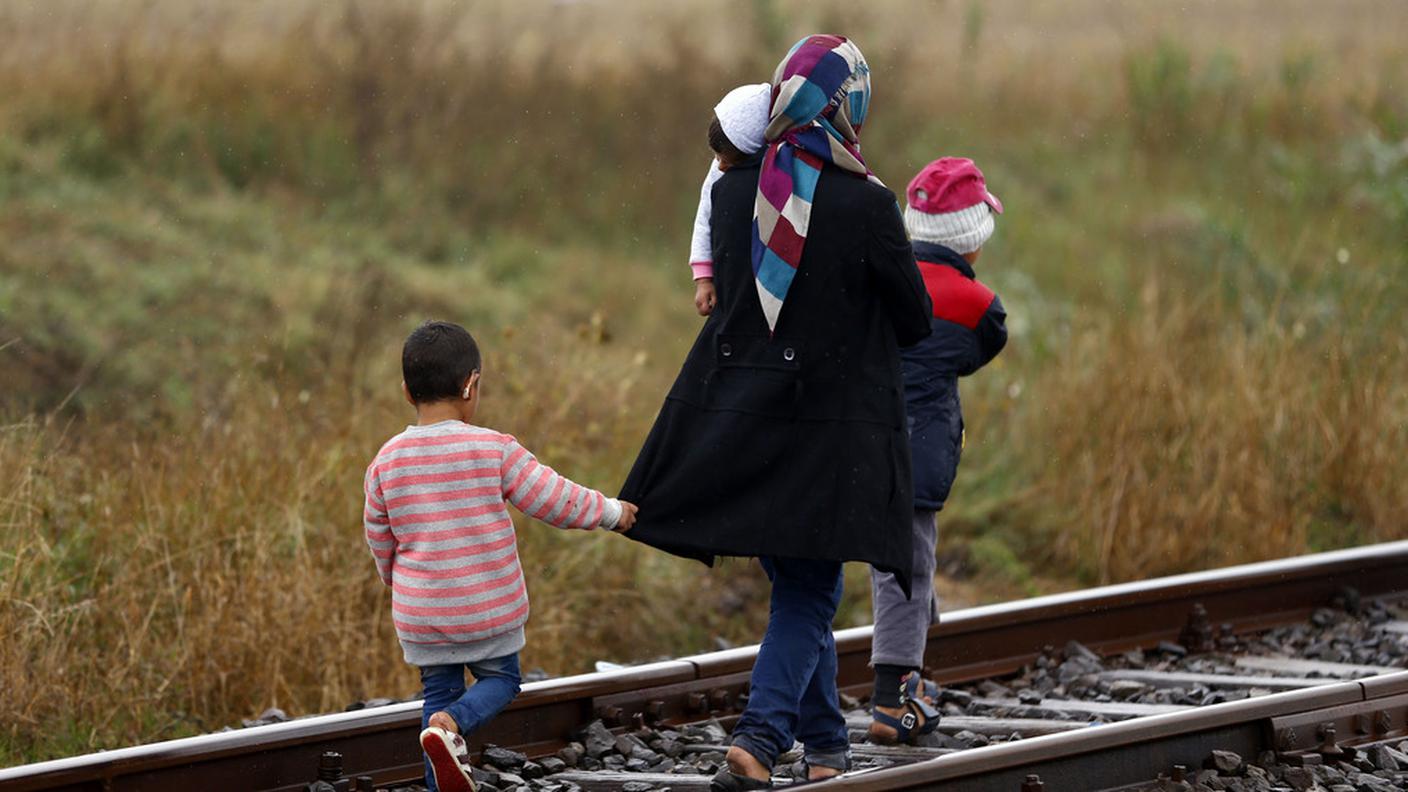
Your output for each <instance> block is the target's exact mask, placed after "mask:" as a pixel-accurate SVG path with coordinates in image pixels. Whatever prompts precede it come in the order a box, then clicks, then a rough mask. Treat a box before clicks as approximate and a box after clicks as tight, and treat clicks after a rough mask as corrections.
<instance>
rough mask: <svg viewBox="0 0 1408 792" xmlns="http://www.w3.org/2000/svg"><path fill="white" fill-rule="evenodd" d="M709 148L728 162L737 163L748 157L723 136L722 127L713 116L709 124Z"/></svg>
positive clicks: (717, 118) (716, 117)
mask: <svg viewBox="0 0 1408 792" xmlns="http://www.w3.org/2000/svg"><path fill="white" fill-rule="evenodd" d="M709 148H710V149H711V150H713V152H714V153H715V154H718V155H719V156H721V157H723V158H724V159H725V160H728V161H729V162H739V161H741V160H744V159H747V158H748V155H747V154H744V153H743V152H742V151H740V150H739V148H738V147H737V146H735V145H733V141H732V140H729V139H728V135H725V134H724V125H723V124H720V123H719V117H718V116H714V118H713V120H712V121H710V122H709Z"/></svg>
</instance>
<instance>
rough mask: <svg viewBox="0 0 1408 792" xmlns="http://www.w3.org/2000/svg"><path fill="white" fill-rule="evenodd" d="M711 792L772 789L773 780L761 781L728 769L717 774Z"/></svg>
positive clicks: (745, 791)
mask: <svg viewBox="0 0 1408 792" xmlns="http://www.w3.org/2000/svg"><path fill="white" fill-rule="evenodd" d="M709 789H710V792H747V790H751V789H772V779H768V780H767V781H759V780H758V779H756V778H750V777H748V776H746V775H739V774H738V773H733V772H730V771H729V770H728V769H727V768H725V769H723V770H720V771H719V772H718V773H717V774H715V776H714V778H713V780H712V781H710V782H709Z"/></svg>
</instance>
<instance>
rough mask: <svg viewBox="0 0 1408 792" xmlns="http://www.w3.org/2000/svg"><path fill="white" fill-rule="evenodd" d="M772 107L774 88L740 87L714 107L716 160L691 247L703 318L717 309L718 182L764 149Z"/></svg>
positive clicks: (711, 136)
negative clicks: (714, 226)
mask: <svg viewBox="0 0 1408 792" xmlns="http://www.w3.org/2000/svg"><path fill="white" fill-rule="evenodd" d="M771 107H772V85H771V84H770V83H758V84H756V85H740V86H738V87H737V88H734V89H733V90H732V91H729V92H728V93H727V94H726V95H725V96H724V98H723V99H721V100H719V103H718V104H717V105H714V119H713V121H711V122H710V124H709V148H710V149H712V150H713V152H714V159H713V161H711V162H710V163H709V172H708V174H707V175H705V177H704V185H703V186H702V187H701V188H700V189H699V209H698V210H697V211H696V212H695V214H694V235H693V236H692V237H691V239H690V245H689V266H690V269H692V270H693V271H694V284H695V289H694V307H695V309H696V310H698V311H699V315H700V316H708V315H709V314H710V313H711V312H713V310H714V302H715V299H716V298H715V295H714V251H713V243H712V239H711V237H710V234H709V220H710V218H711V217H712V215H713V204H714V201H713V190H714V183H715V182H717V181H718V180H719V177H720V176H723V175H724V171H726V170H728V169H729V168H730V167H733V166H734V165H738V164H740V163H742V162H745V161H747V160H748V159H749V158H750V157H753V156H755V155H757V153H758V152H760V151H762V149H763V144H764V142H765V141H764V140H763V131H764V130H766V129H767V126H768V113H769V112H770V110H771Z"/></svg>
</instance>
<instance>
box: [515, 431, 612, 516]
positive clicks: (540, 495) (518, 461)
mask: <svg viewBox="0 0 1408 792" xmlns="http://www.w3.org/2000/svg"><path fill="white" fill-rule="evenodd" d="M504 441H505V442H504V456H503V463H502V466H501V467H500V470H499V474H500V476H501V478H502V481H503V492H504V499H505V500H507V501H508V502H509V503H512V504H513V505H514V507H515V508H517V509H518V510H519V511H521V512H523V513H524V514H525V515H527V516H529V517H531V518H533V519H535V520H542V521H543V522H545V523H547V524H549V525H553V526H556V527H558V528H577V529H581V530H586V531H590V530H591V529H593V528H596V527H597V526H598V525H600V523H601V518H602V514H603V512H604V511H605V509H606V496H605V495H602V494H601V493H600V492H597V491H596V490H594V489H590V488H588V487H583V486H582V485H581V484H578V483H576V482H574V481H572V480H571V479H569V478H567V477H566V476H563V475H560V474H559V473H557V472H556V471H554V470H553V469H552V468H550V467H548V466H547V465H544V464H542V463H541V462H539V461H538V460H537V459H536V458H534V457H533V455H532V454H530V453H529V452H528V449H526V448H524V447H523V446H522V445H520V444H519V443H518V441H517V440H515V439H513V438H512V437H509V436H507V435H505V436H504Z"/></svg>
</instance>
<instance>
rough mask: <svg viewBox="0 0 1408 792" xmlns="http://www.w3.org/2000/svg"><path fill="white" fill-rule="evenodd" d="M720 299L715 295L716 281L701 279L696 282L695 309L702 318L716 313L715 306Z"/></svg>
mask: <svg viewBox="0 0 1408 792" xmlns="http://www.w3.org/2000/svg"><path fill="white" fill-rule="evenodd" d="M717 302H718V298H717V297H716V296H715V294H714V279H713V278H700V279H699V280H697V281H695V282H694V309H695V310H696V311H698V312H699V315H700V316H708V315H709V314H711V313H713V312H714V305H715V304H716V303H717Z"/></svg>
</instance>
